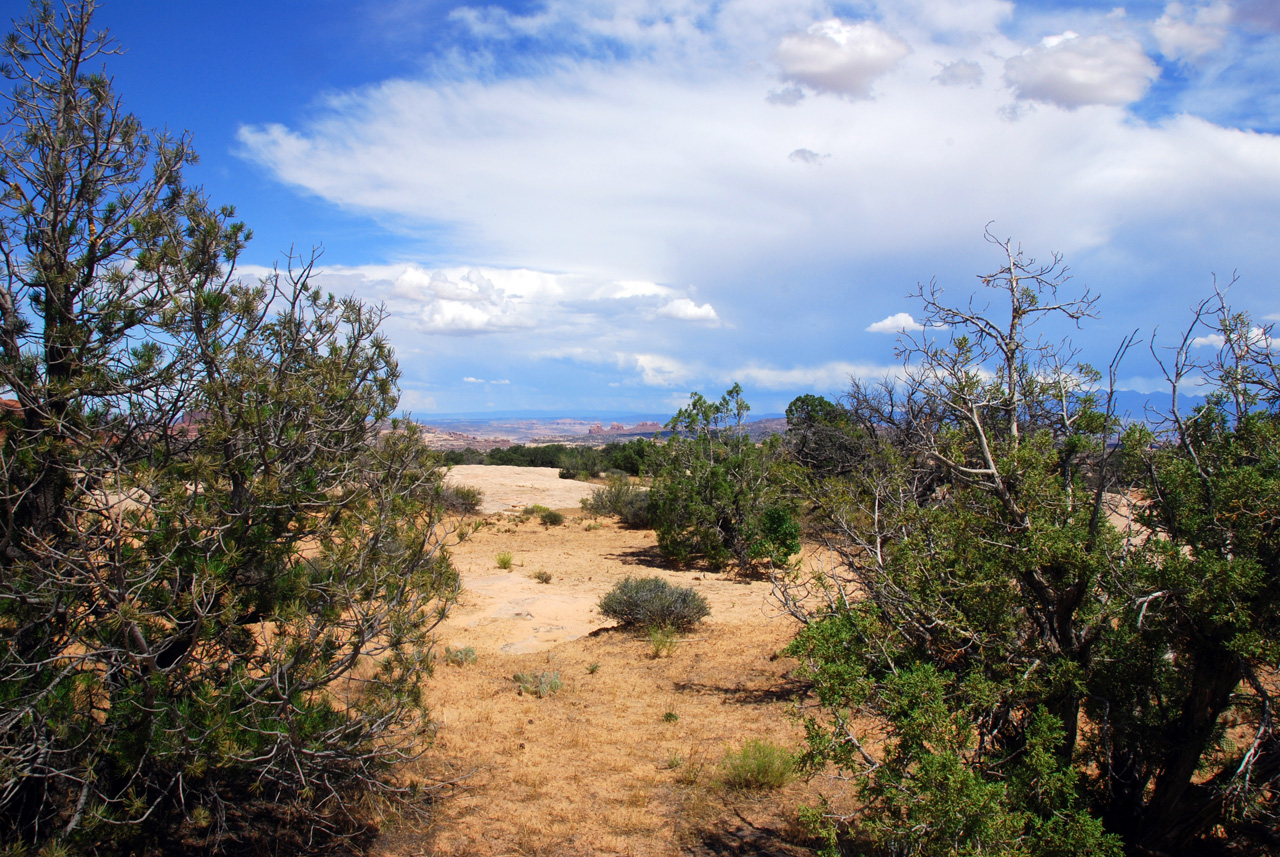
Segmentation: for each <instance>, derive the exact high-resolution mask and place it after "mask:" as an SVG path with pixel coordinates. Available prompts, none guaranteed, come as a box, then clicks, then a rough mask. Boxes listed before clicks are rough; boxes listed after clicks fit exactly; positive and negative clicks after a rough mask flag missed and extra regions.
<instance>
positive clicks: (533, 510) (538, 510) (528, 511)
mask: <svg viewBox="0 0 1280 857" xmlns="http://www.w3.org/2000/svg"><path fill="white" fill-rule="evenodd" d="M550 511H551V510H550V509H548V508H547V507H546V506H540V505H538V504H537V503H535V504H534V505H532V506H525V507H524V509H523V511H521V512H520V514H521V515H524V516H525V517H526V518H532V517H533V516H534V515H541V514H542V513H543V512H550Z"/></svg>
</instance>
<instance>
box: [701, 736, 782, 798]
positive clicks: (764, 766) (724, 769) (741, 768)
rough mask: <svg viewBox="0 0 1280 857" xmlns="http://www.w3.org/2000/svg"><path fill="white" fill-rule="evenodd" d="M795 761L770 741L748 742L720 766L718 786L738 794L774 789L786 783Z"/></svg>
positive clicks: (755, 740) (726, 756) (726, 758)
mask: <svg viewBox="0 0 1280 857" xmlns="http://www.w3.org/2000/svg"><path fill="white" fill-rule="evenodd" d="M795 768H796V758H795V756H794V755H793V754H791V753H789V752H788V751H787V750H785V749H783V748H782V747H779V746H778V745H777V744H774V743H772V742H770V741H764V740H761V739H759V738H752V739H751V740H749V741H747V743H745V744H743V745H742V747H741V748H740V749H738V750H736V751H733V752H730V753H726V754H725V757H724V760H723V761H722V762H721V763H720V776H719V778H718V779H719V782H720V784H721V785H722V786H723V787H725V788H728V789H735V790H738V791H760V790H763V789H778V788H782V787H783V786H785V785H786V784H787V783H788V782H790V780H791V777H792V775H793V774H794V773H795Z"/></svg>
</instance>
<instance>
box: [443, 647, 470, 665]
mask: <svg viewBox="0 0 1280 857" xmlns="http://www.w3.org/2000/svg"><path fill="white" fill-rule="evenodd" d="M444 662H445V663H446V664H449V665H450V666H454V667H465V666H466V665H468V664H474V663H475V662H476V650H475V649H474V648H472V647H471V646H462V647H461V648H457V649H455V648H453V647H452V646H445V647H444Z"/></svg>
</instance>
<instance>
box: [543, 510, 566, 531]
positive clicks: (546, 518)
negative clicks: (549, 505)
mask: <svg viewBox="0 0 1280 857" xmlns="http://www.w3.org/2000/svg"><path fill="white" fill-rule="evenodd" d="M538 520H540V521H542V524H543V526H546V527H558V526H560V525H561V524H563V523H564V515H562V514H560V513H559V512H555V511H552V510H551V509H547V510H546V511H544V512H539V513H538Z"/></svg>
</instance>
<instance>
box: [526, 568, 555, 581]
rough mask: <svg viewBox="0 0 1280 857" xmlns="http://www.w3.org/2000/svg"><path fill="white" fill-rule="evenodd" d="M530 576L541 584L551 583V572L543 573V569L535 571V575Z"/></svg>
mask: <svg viewBox="0 0 1280 857" xmlns="http://www.w3.org/2000/svg"><path fill="white" fill-rule="evenodd" d="M529 576H530V577H532V578H533V579H534V580H536V581H538V582H539V583H550V582H551V572H549V571H543V570H542V569H538V570H537V571H535V572H534V573H533V574H531V575H529Z"/></svg>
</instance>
